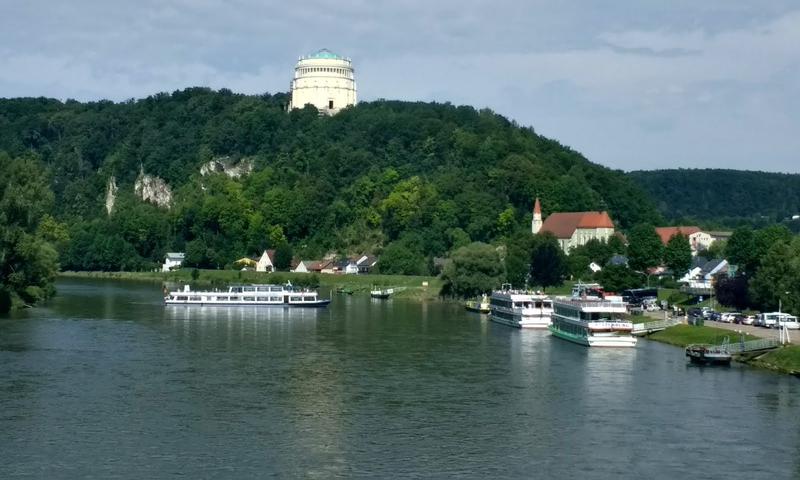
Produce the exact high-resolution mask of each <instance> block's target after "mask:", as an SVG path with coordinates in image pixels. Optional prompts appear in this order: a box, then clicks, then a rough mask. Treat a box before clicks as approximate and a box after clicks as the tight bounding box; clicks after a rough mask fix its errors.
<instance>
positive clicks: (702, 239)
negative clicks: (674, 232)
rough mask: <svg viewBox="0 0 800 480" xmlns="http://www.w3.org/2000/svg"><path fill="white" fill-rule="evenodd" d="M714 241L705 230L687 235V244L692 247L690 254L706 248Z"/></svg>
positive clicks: (695, 253)
mask: <svg viewBox="0 0 800 480" xmlns="http://www.w3.org/2000/svg"><path fill="white" fill-rule="evenodd" d="M712 243H714V237H712V236H711V235H709V234H708V233H706V232H695V233H693V234H691V235H689V245H690V246H691V248H692V255H697V252H699V251H701V250H708V247H710V246H711V244H712Z"/></svg>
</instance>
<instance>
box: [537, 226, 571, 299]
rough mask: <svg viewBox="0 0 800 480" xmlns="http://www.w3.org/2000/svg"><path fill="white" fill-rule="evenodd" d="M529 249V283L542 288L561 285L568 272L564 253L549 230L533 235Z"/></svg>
mask: <svg viewBox="0 0 800 480" xmlns="http://www.w3.org/2000/svg"><path fill="white" fill-rule="evenodd" d="M535 238H536V239H535V241H534V243H533V249H532V250H531V284H532V285H535V286H539V287H542V288H543V289H544V288H547V287H554V286H557V285H561V283H562V282H563V281H564V278H565V277H566V275H567V273H568V265H567V260H566V255H565V254H564V251H563V250H561V246H559V244H558V240H556V238H555V237H554V236H553V235H552V234H551V233H549V232H545V233H539V234H537V235H536V237H535Z"/></svg>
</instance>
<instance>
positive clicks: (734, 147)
mask: <svg viewBox="0 0 800 480" xmlns="http://www.w3.org/2000/svg"><path fill="white" fill-rule="evenodd" d="M0 4H1V5H0V11H2V12H3V14H2V15H1V16H0V65H2V68H0V96H2V97H16V96H49V97H56V98H61V99H66V98H76V99H79V100H94V99H100V98H108V99H112V100H125V99H128V98H139V97H143V96H147V95H150V94H152V93H155V92H159V91H172V90H175V89H180V88H184V87H188V86H198V85H203V86H210V87H213V88H222V87H227V88H230V89H231V90H233V91H236V92H243V93H263V92H277V91H286V90H287V89H288V86H289V80H290V79H291V76H292V69H293V66H294V63H295V62H296V60H297V57H298V56H300V55H302V54H305V53H309V52H311V51H314V50H316V49H319V48H322V47H327V48H329V49H331V50H333V51H335V52H337V53H341V54H343V55H346V56H349V57H351V58H352V59H353V62H354V66H355V68H356V75H357V81H358V88H359V97H360V99H361V100H373V99H377V98H391V99H403V100H424V101H429V100H435V101H440V102H444V101H450V102H452V103H455V104H469V105H473V106H475V107H478V108H481V107H489V108H491V109H493V110H495V111H497V112H498V113H500V114H503V115H505V116H507V117H509V118H511V119H513V120H515V121H517V122H518V123H519V124H522V125H528V126H532V127H533V128H534V129H535V130H536V131H537V132H539V133H541V134H544V135H546V136H549V137H552V138H555V139H557V140H559V141H560V142H561V143H563V144H566V145H569V146H571V147H573V148H574V149H576V150H579V151H581V152H582V153H583V154H584V155H586V156H587V157H588V158H589V159H590V160H592V161H594V162H597V163H601V164H603V165H606V166H610V167H613V168H620V169H624V170H631V169H640V168H642V169H655V168H676V167H683V168H693V167H714V168H737V169H748V170H767V171H782V172H792V173H800V2H797V1H795V0H791V1H769V0H767V1H735V0H704V1H702V2H697V1H696V0H695V1H685V0H671V1H669V2H664V1H658V2H657V1H652V0H640V1H624V2H623V1H617V0H606V1H599V0H597V1H580V2H577V1H564V2H552V1H538V0H526V1H522V0H518V1H507V0H494V1H476V0H458V1H455V0H437V1H435V2H433V1H429V0H428V1H419V0H407V1H403V2H384V1H377V0H352V1H346V0H345V1H341V0H340V1H338V2H334V1H328V0H306V1H302V2H271V1H265V0H261V1H259V0H230V1H225V2H221V1H209V0H158V1H156V0H138V1H136V2H129V1H118V0H106V1H103V0H85V1H81V0H75V1H72V2H55V1H52V0H48V1H42V0H29V1H21V0H19V1H17V0H0Z"/></svg>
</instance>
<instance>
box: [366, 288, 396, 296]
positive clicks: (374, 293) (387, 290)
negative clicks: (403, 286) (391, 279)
mask: <svg viewBox="0 0 800 480" xmlns="http://www.w3.org/2000/svg"><path fill="white" fill-rule="evenodd" d="M393 293H394V289H393V288H385V289H380V288H379V289H373V290H371V291H370V292H369V296H370V297H372V298H389V297H391V296H392V294H393Z"/></svg>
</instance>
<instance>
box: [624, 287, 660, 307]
mask: <svg viewBox="0 0 800 480" xmlns="http://www.w3.org/2000/svg"><path fill="white" fill-rule="evenodd" d="M645 298H658V289H657V288H631V289H629V290H624V291H623V292H622V300H623V301H624V302H627V303H629V304H631V305H639V304H641V303H642V301H643V300H644V299H645Z"/></svg>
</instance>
